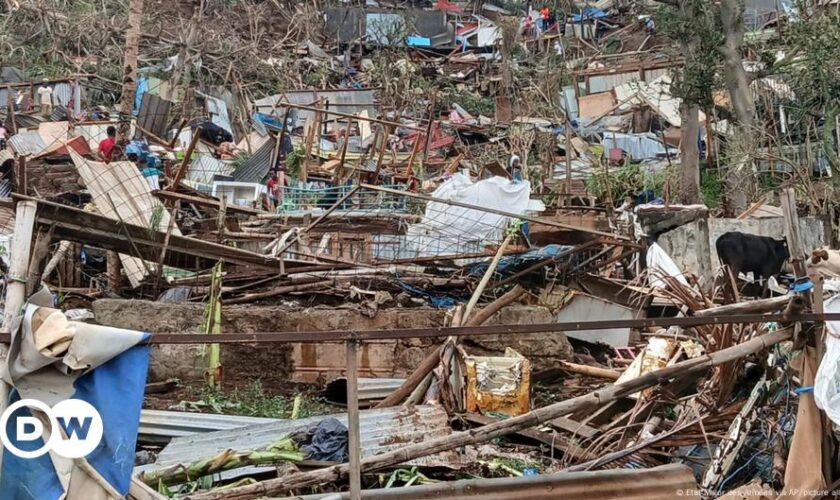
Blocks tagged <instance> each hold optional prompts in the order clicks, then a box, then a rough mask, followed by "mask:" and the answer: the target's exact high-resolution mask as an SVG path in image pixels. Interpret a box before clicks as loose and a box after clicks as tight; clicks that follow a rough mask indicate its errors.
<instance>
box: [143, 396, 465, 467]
mask: <svg viewBox="0 0 840 500" xmlns="http://www.w3.org/2000/svg"><path fill="white" fill-rule="evenodd" d="M328 417H333V418H336V419H338V421H339V422H341V423H342V424H344V425H347V414H346V413H342V414H337V415H326V416H317V417H309V418H302V419H298V420H277V421H274V422H269V423H264V424H256V425H249V426H247V427H237V428H232V429H227V430H222V431H216V432H207V433H203V434H194V435H192V436H185V437H180V438H175V439H173V440H172V442H171V443H169V445H168V446H166V448H164V449H163V450H162V451H161V452H160V455H158V458H157V461H156V462H155V464H154V466H153V467H155V468H157V467H166V466H169V465H173V464H178V463H187V462H192V461H194V460H200V459H202V458H207V457H211V456H213V455H215V454H217V453H219V452H221V451H223V450H226V449H229V448H230V449H233V450H255V449H259V448H262V447H265V446H267V445H269V444H271V443H273V442H274V441H277V439H278V438H279V437H281V436H284V435H288V434H292V433H295V432H299V431H302V430H305V429H307V428H309V427H310V426H312V425H316V424H317V423H318V422H320V421H321V420H323V419H325V418H328ZM196 418H201V417H200V416H199V415H196ZM233 418H238V417H233ZM359 418H360V424H359V425H360V430H361V445H362V457H363V458H365V457H370V456H373V455H378V454H380V453H385V452H388V451H392V450H395V449H397V448H400V447H403V446H406V445H407V444H412V443H419V442H422V441H425V440H428V439H434V438H437V437H442V436H446V435H449V434H451V432H452V429H451V428H450V427H449V417H448V416H447V414H446V412H445V411H444V410H443V408H442V407H440V406H439V405H421V406H415V407H411V408H404V407H394V408H381V409H373V410H362V411H360V412H359ZM411 463H416V464H428V465H451V464H452V463H458V460H457V455H456V454H455V453H454V452H445V453H441V454H438V455H433V456H431V457H424V458H421V459H417V460H414V461H412V462H411Z"/></svg>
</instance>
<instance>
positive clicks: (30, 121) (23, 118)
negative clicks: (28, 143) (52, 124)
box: [15, 113, 44, 130]
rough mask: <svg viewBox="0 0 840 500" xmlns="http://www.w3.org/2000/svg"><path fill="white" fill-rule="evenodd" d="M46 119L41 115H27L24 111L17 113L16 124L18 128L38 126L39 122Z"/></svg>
mask: <svg viewBox="0 0 840 500" xmlns="http://www.w3.org/2000/svg"><path fill="white" fill-rule="evenodd" d="M43 121H44V117H43V116H41V115H27V114H24V113H15V125H17V128H18V130H20V129H24V128H27V129H29V128H38V124H40V123H41V122H43Z"/></svg>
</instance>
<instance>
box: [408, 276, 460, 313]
mask: <svg viewBox="0 0 840 500" xmlns="http://www.w3.org/2000/svg"><path fill="white" fill-rule="evenodd" d="M397 284H398V285H399V286H400V288H402V289H403V290H405V291H406V292H408V293H410V294H412V295H417V296H418V297H422V298H424V299H426V300H428V301H429V303H430V304H432V305H433V306H435V307H438V308H441V309H449V308H450V307H455V304H457V303H458V301H457V300H456V299H454V298H452V297H449V296H447V295H432V294H430V293H429V292H427V291H426V290H423V289H422V288H417V287H416V286H411V285H409V284H408V283H404V282H403V281H402V280H399V279H398V280H397Z"/></svg>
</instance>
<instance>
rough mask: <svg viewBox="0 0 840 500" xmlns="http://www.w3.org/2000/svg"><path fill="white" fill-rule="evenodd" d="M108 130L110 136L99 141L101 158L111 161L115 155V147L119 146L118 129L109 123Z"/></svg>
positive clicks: (106, 161)
mask: <svg viewBox="0 0 840 500" xmlns="http://www.w3.org/2000/svg"><path fill="white" fill-rule="evenodd" d="M107 132H108V138H107V139H105V140H103V141H102V142H100V143H99V159H100V160H102V161H104V162H105V163H110V162H111V159H113V157H114V148H115V147H116V146H117V129H116V128H114V126H113V125H109V126H108V130H107Z"/></svg>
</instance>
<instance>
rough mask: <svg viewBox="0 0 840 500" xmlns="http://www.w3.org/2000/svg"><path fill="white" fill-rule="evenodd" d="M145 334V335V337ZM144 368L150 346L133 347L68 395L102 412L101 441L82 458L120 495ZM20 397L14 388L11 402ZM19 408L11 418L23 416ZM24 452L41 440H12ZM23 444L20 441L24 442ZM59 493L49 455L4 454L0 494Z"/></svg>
mask: <svg viewBox="0 0 840 500" xmlns="http://www.w3.org/2000/svg"><path fill="white" fill-rule="evenodd" d="M148 336H149V335H148V334H146V338H148ZM148 367H149V346H147V345H143V346H141V345H137V346H135V347H132V348H131V349H129V350H127V351H125V352H123V353H122V354H120V355H118V356H116V357H114V358H112V359H111V360H110V361H108V362H106V363H104V364H102V365H100V366H99V367H97V368H96V369H95V370H93V371H91V372H90V373H87V374H85V375H83V376H81V377H79V379H77V380H76V381H75V383H74V386H73V387H74V388H75V390H76V392H75V394H73V395H72V398H75V399H81V400H83V401H86V402H88V403H90V404H91V405H93V407H94V408H96V409H97V411H98V412H99V414H100V415H101V416H102V422H103V427H104V435H103V437H102V442H101V443H100V444H99V446H98V447H97V448H96V449H95V450H94V451H93V452H91V453H90V454H88V455H87V457H85V458H86V459H87V461H88V462H89V463H90V465H92V466H93V468H94V469H96V471H97V472H99V474H101V475H102V477H103V478H105V479H106V480H107V481H108V483H110V484H111V485H112V486H113V487H114V488H115V489H116V490H117V491H119V492H120V493H121V494H123V495H125V494H127V493H128V487H129V484H130V482H131V472H132V469H133V468H134V452H135V447H136V443H137V429H138V427H139V424H140V410H141V408H142V406H143V393H144V389H145V385H146V373H147V371H148ZM18 399H20V398H19V396H18V393H17V391H13V392H12V395H11V398H10V402H14V401H17V400H18ZM28 414H29V412H28V410H26V409H21V410H20V411H19V412H15V416H27V415H28ZM15 421H16V419H15V418H10V419H9V421H8V423H7V431H8V432H9V436H12V437H13V436H14V435H15V432H14V431H13V429H14V426H15ZM12 442H13V443H15V444H16V445H17V446H18V447H19V448H21V449H23V450H34V449H37V448H39V447H40V446H42V445H43V440H41V439H38V440H33V441H25V442H16V441H15V440H14V439H13V440H12ZM24 443H25V444H24ZM63 494H64V490H63V488H62V486H61V483H60V482H59V479H58V475H57V474H56V471H55V468H54V466H53V463H52V461H51V459H50V456H49V454H45V455H42V456H40V457H38V458H32V459H26V458H20V457H17V456H15V455H13V454H11V453H10V452H9V451H8V450H4V452H3V469H2V476H0V498H9V499H16V500H30V499H31V500H53V499H57V498H59V497H60V496H61V495H63Z"/></svg>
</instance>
